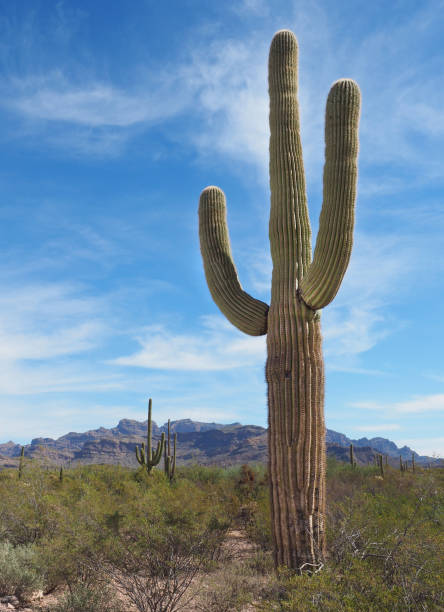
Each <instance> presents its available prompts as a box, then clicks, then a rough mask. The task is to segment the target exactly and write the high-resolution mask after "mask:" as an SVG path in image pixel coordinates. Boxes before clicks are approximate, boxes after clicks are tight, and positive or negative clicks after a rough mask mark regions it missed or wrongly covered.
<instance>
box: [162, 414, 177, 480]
mask: <svg viewBox="0 0 444 612" xmlns="http://www.w3.org/2000/svg"><path fill="white" fill-rule="evenodd" d="M176 445H177V433H175V434H174V442H173V454H172V455H171V434H170V419H168V439H167V443H166V444H165V450H164V453H165V456H164V469H165V475H166V476H167V478H168V479H169V480H170V481H171V480H173V478H174V474H175V472H176Z"/></svg>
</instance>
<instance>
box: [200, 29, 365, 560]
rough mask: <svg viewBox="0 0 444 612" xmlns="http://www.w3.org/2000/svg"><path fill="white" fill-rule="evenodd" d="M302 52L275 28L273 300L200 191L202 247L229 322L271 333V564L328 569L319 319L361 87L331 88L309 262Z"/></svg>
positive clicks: (215, 194)
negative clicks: (251, 283)
mask: <svg viewBox="0 0 444 612" xmlns="http://www.w3.org/2000/svg"><path fill="white" fill-rule="evenodd" d="M297 60H298V45H297V41H296V37H295V36H294V34H293V33H292V32H290V31H288V30H281V31H279V32H277V33H276V35H275V36H274V38H273V41H272V43H271V48H270V55H269V94H270V187H271V209H270V223H269V236H270V249H271V257H272V261H273V275H272V286H271V303H270V306H267V304H265V303H264V302H261V301H259V300H256V299H254V298H253V297H251V296H250V295H248V294H247V293H245V292H244V291H243V289H242V287H241V285H240V282H239V280H238V277H237V272H236V267H235V265H234V262H233V259H232V256H231V248H230V241H229V237H228V229H227V224H226V205H225V196H224V193H223V192H222V191H221V190H220V189H219V188H218V187H214V186H211V187H207V188H206V189H204V190H203V192H202V194H201V196H200V202H199V231H200V244H201V252H202V257H203V262H204V269H205V275H206V278H207V283H208V287H209V289H210V292H211V295H212V296H213V299H214V301H215V302H216V304H217V305H218V306H219V308H220V310H221V311H222V312H223V313H224V314H225V316H226V317H227V318H228V319H229V321H231V322H232V323H233V324H234V325H235V326H236V327H238V328H239V329H240V330H241V331H243V332H246V333H247V334H250V335H253V336H255V335H261V334H267V352H268V357H267V364H266V380H267V383H268V415H269V419H268V421H269V427H268V447H269V474H270V492H271V511H272V533H273V542H274V560H275V564H276V565H287V566H288V567H291V568H294V569H298V570H301V571H302V569H301V568H307V567H309V568H310V569H311V570H313V566H317V567H320V564H321V562H322V559H323V556H324V551H325V525H324V522H325V464H326V456H325V424H324V409H323V404H324V365H323V358H322V339H321V328H320V315H319V312H318V310H319V309H321V308H323V307H324V306H326V305H327V304H328V303H329V302H331V300H332V299H333V298H334V296H335V295H336V293H337V291H338V289H339V286H340V284H341V281H342V278H343V276H344V274H345V271H346V268H347V265H348V261H349V258H350V253H351V247H352V233H353V223H354V202H355V196H356V179H357V163H356V162H357V153H358V122H359V113H360V92H359V88H358V86H357V85H356V83H355V82H354V81H351V80H349V79H343V80H341V81H337V82H336V83H334V84H333V86H332V88H331V90H330V93H329V95H328V99H327V107H326V115H325V142H326V147H325V166H324V202H323V206H322V212H321V216H320V222H319V233H318V236H317V240H316V247H315V252H314V257H313V260H312V258H311V229H310V221H309V216H308V209H307V202H306V200H307V198H306V190H305V178H304V168H303V161H302V147H301V139H300V131H299V109H298V101H297Z"/></svg>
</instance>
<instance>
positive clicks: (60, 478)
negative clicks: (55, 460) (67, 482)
mask: <svg viewBox="0 0 444 612" xmlns="http://www.w3.org/2000/svg"><path fill="white" fill-rule="evenodd" d="M63 476H64V474H63V466H62V465H61V466H60V472H59V480H60V482H63Z"/></svg>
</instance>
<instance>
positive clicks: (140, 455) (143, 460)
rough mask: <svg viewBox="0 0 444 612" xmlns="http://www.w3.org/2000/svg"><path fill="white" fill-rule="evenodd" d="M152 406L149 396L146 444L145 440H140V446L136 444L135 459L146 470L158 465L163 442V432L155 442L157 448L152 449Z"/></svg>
mask: <svg viewBox="0 0 444 612" xmlns="http://www.w3.org/2000/svg"><path fill="white" fill-rule="evenodd" d="M152 408H153V402H152V399H151V398H150V399H149V401H148V423H147V434H146V442H147V443H146V446H145V442H142V446H141V447H140V449H139V447H138V446H136V459H137V461H138V463H140V465H142V466H145V467H146V470H147V472H151V470H152V469H153V467H154V466H155V465H158V463H159V462H160V460H161V458H162V452H163V447H164V444H165V434H164V433H162V435H161V438H160V440H159V442H158V443H157V448H156V450H155V451H153V448H152V430H153V425H152V420H151V413H152Z"/></svg>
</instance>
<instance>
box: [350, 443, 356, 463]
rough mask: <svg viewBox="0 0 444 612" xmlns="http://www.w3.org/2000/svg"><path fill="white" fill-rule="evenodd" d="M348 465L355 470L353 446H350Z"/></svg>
mask: <svg viewBox="0 0 444 612" xmlns="http://www.w3.org/2000/svg"><path fill="white" fill-rule="evenodd" d="M350 465H351V466H352V467H354V468H355V467H356V465H357V464H356V458H355V453H354V450H353V444H350Z"/></svg>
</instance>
